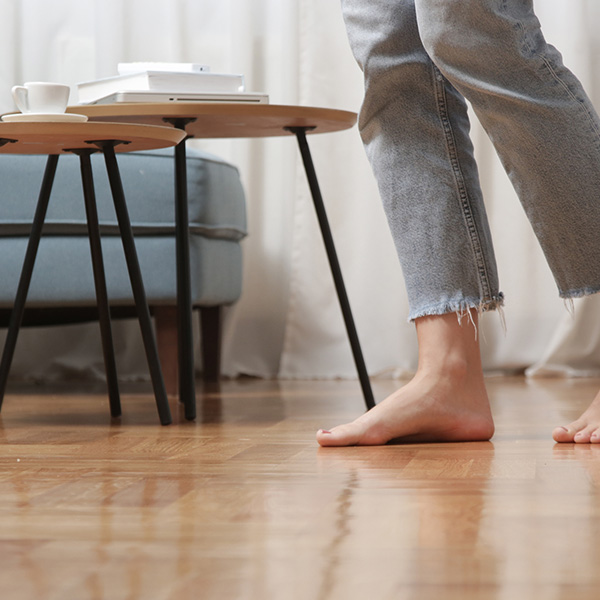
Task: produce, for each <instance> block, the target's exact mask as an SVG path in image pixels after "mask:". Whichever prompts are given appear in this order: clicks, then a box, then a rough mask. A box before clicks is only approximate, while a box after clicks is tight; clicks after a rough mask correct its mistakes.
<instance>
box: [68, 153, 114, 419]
mask: <svg viewBox="0 0 600 600" xmlns="http://www.w3.org/2000/svg"><path fill="white" fill-rule="evenodd" d="M73 152H74V153H76V154H78V155H79V161H80V167H81V182H82V185H83V198H84V200H85V213H86V217H87V227H88V235H89V238H90V251H91V255H92V266H93V271H94V286H95V288H96V305H97V306H98V322H99V324H100V336H101V339H102V352H103V355H104V368H105V370H106V383H107V386H108V399H109V402H110V414H111V416H112V417H119V416H121V401H120V398H119V383H118V377H117V365H116V361H115V351H114V344H113V337H112V330H111V325H110V309H109V307H108V292H107V289H106V275H105V271H104V259H103V258H102V242H101V239H100V226H99V224H98V208H97V205H96V193H95V191H94V179H93V175H92V164H91V161H90V154H92V153H94V152H96V150H73Z"/></svg>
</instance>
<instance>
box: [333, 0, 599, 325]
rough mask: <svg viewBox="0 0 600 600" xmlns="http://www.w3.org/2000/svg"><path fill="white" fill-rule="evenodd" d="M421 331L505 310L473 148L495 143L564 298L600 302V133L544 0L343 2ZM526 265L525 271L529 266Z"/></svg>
mask: <svg viewBox="0 0 600 600" xmlns="http://www.w3.org/2000/svg"><path fill="white" fill-rule="evenodd" d="M342 4H343V11H344V19H345V22H346V27H347V30H348V36H349V39H350V43H351V46H352V49H353V52H354V55H355V57H356V59H357V61H358V63H359V65H360V67H361V68H362V70H363V72H364V76H365V98H364V103H363V106H362V109H361V113H360V119H359V127H360V132H361V136H362V139H363V141H364V144H365V147H366V150H367V154H368V156H369V160H370V162H371V165H372V168H373V171H374V174H375V177H376V179H377V182H378V185H379V190H380V193H381V197H382V200H383V203H384V207H385V211H386V214H387V217H388V221H389V224H390V228H391V231H392V235H393V238H394V241H395V244H396V248H397V251H398V255H399V257H400V262H401V265H402V270H403V274H404V277H405V280H406V287H407V290H408V295H409V302H410V314H409V318H410V319H415V318H417V317H420V316H424V315H434V314H443V313H447V312H454V311H457V312H464V311H465V310H466V309H468V308H477V309H478V310H482V311H483V310H490V309H494V308H497V307H498V306H499V305H501V304H502V301H503V296H502V293H501V292H500V291H499V288H498V275H497V268H496V262H495V258H494V251H493V247H492V241H491V236H490V231H489V226H488V222H487V217H486V213H485V208H484V205H483V201H482V194H481V188H480V184H479V177H478V173H477V165H476V163H475V160H474V157H473V147H472V144H471V141H470V139H469V120H468V116H467V106H466V102H465V99H466V100H468V101H469V102H470V103H471V105H472V107H473V109H474V111H475V113H476V114H477V117H478V118H479V120H480V121H481V123H482V125H483V127H484V128H485V130H486V132H487V134H488V135H489V137H490V139H491V140H492V142H493V144H494V146H495V148H496V151H497V152H498V155H499V156H500V159H501V161H502V163H503V165H504V168H505V169H506V171H507V173H508V175H509V177H510V179H511V181H512V183H513V185H514V187H515V189H516V191H517V193H518V195H519V198H520V199H521V202H522V204H523V207H524V208H525V211H526V213H527V216H528V218H529V220H530V222H531V225H532V227H533V229H534V231H535V233H536V235H537V237H538V239H539V242H540V244H541V246H542V249H543V251H544V253H545V256H546V259H547V261H548V264H549V265H550V268H551V269H552V272H553V274H554V278H555V280H556V282H557V285H558V289H559V293H560V295H561V296H562V297H564V298H571V297H577V296H582V295H585V294H589V293H594V292H597V291H599V290H600V120H599V119H598V115H597V114H596V112H595V110H594V108H593V106H592V105H591V103H590V101H589V99H588V97H587V96H586V94H585V92H584V91H583V89H582V87H581V84H580V83H579V81H578V80H577V79H576V77H575V76H574V75H573V74H572V73H571V72H570V71H569V70H568V69H567V68H566V67H565V66H564V65H563V63H562V58H561V56H560V54H559V52H558V51H557V50H556V49H555V48H553V47H552V46H550V45H549V44H547V43H546V41H545V40H544V37H543V35H542V32H541V30H540V24H539V22H538V20H537V18H536V16H535V14H534V11H533V6H532V0H342ZM523 260H527V257H523Z"/></svg>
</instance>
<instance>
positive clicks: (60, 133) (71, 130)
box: [0, 122, 185, 154]
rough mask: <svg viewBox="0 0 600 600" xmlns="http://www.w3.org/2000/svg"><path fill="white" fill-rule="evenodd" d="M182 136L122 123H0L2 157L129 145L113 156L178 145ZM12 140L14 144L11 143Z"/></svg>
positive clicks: (166, 129)
mask: <svg viewBox="0 0 600 600" xmlns="http://www.w3.org/2000/svg"><path fill="white" fill-rule="evenodd" d="M184 137H185V132H183V131H181V130H177V129H174V128H173V127H156V126H152V125H135V124H123V123H91V122H87V123H43V122H34V123H0V140H11V141H10V142H8V143H5V144H4V145H2V146H0V153H2V154H62V153H64V152H66V151H67V150H69V149H76V148H89V147H90V142H94V141H106V140H120V141H124V142H128V143H127V144H119V145H117V146H116V147H115V152H134V151H138V150H151V149H154V148H165V147H168V146H174V145H175V144H178V143H179V142H180V141H181V140H182V139H183V138H184ZM12 140H14V141H12Z"/></svg>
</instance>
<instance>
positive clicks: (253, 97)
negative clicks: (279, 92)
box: [80, 90, 269, 104]
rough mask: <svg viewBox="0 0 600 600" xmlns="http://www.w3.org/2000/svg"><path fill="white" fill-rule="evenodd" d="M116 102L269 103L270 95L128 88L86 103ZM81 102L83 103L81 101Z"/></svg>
mask: <svg viewBox="0 0 600 600" xmlns="http://www.w3.org/2000/svg"><path fill="white" fill-rule="evenodd" d="M115 102H119V103H120V102H123V103H126V102H158V103H163V102H188V103H189V102H197V103H200V104H268V103H269V96H268V95H267V94H263V93H260V92H236V93H235V94H227V93H213V94H211V93H208V92H206V93H202V92H199V93H195V94H194V93H181V94H171V93H168V92H152V91H146V92H144V91H142V92H135V91H132V92H128V91H126V90H123V91H120V92H115V93H114V94H108V95H107V96H103V97H102V98H96V99H95V100H94V101H93V102H87V103H85V104H114V103H115ZM80 104H81V103H80Z"/></svg>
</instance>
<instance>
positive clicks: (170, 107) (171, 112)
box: [67, 102, 356, 138]
mask: <svg viewBox="0 0 600 600" xmlns="http://www.w3.org/2000/svg"><path fill="white" fill-rule="evenodd" d="M67 112H71V113H78V114H84V115H87V116H88V117H89V118H90V120H93V121H113V122H125V123H147V124H151V125H164V124H165V122H164V119H165V118H170V119H176V118H185V119H194V121H193V122H192V123H189V124H188V125H187V126H186V131H187V133H188V134H189V135H191V136H193V137H197V138H244V137H271V136H282V135H291V133H290V132H289V131H286V129H285V128H286V127H312V128H314V129H312V130H310V131H309V132H308V133H330V132H334V131H342V130H344V129H349V128H350V127H352V126H353V125H354V124H355V123H356V113H353V112H349V111H345V110H337V109H331V108H317V107H312V106H288V105H277V104H241V103H239V104H238V103H236V104H215V103H204V102H202V103H200V102H160V103H151V102H139V103H124V102H120V103H114V104H94V105H77V106H70V107H69V108H68V109H67Z"/></svg>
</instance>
